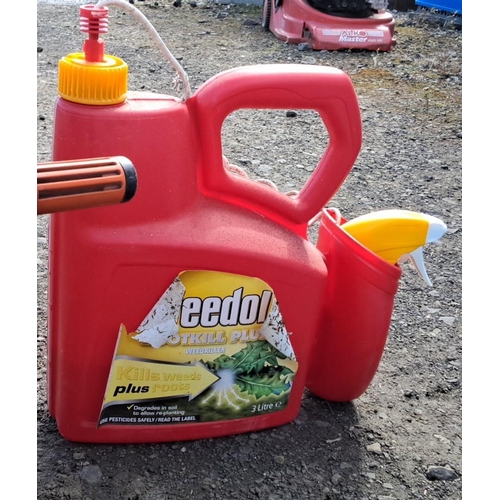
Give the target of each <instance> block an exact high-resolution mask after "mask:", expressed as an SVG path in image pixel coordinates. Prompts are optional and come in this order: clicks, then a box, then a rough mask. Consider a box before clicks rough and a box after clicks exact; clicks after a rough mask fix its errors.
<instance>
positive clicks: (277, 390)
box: [203, 340, 295, 409]
mask: <svg viewBox="0 0 500 500" xmlns="http://www.w3.org/2000/svg"><path fill="white" fill-rule="evenodd" d="M278 359H287V357H286V356H285V355H284V354H283V353H281V352H280V351H278V350H277V349H276V348H275V347H273V346H272V345H271V344H269V342H267V341H266V340H257V341H255V342H251V343H249V344H248V345H247V346H246V347H245V348H244V349H242V350H241V351H239V352H237V353H235V354H234V355H233V356H227V355H222V356H219V357H218V358H216V359H215V360H213V361H207V362H204V364H205V365H206V366H207V368H209V369H210V370H212V371H213V372H214V373H216V374H217V376H218V377H219V381H218V382H216V383H215V384H214V385H213V386H212V391H211V392H210V394H209V395H208V396H207V397H206V398H205V399H204V400H203V403H208V402H210V401H211V400H213V399H214V398H215V399H216V400H217V406H222V405H224V404H225V405H228V406H231V407H233V408H236V409H237V408H239V406H238V405H239V403H237V402H238V401H239V402H243V403H250V400H248V399H245V398H243V397H242V396H243V393H246V394H247V395H248V396H253V397H254V398H255V399H260V398H262V397H265V396H270V395H275V396H279V395H281V394H283V393H286V392H287V391H289V390H290V388H291V385H292V381H293V377H294V375H295V372H293V371H292V370H290V369H289V368H287V367H286V366H283V365H280V364H279V363H278ZM235 386H236V387H237V388H238V390H239V393H240V394H241V395H238V393H237V392H236V390H235Z"/></svg>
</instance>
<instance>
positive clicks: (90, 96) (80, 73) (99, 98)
mask: <svg viewBox="0 0 500 500" xmlns="http://www.w3.org/2000/svg"><path fill="white" fill-rule="evenodd" d="M103 59H104V60H103V61H102V62H89V61H87V60H85V54H84V53H83V52H78V53H74V54H68V55H67V56H65V57H63V58H62V59H60V61H59V83H58V92H59V95H60V96H61V97H62V98H64V99H66V100H68V101H72V102H77V103H79V104H90V105H97V106H105V105H110V104H119V103H121V102H124V101H125V99H126V98H127V78H128V65H127V63H125V62H124V61H122V60H121V59H119V58H118V57H114V56H110V55H107V54H105V55H104V57H103Z"/></svg>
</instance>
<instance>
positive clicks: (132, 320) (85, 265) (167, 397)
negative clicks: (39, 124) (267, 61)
mask: <svg viewBox="0 0 500 500" xmlns="http://www.w3.org/2000/svg"><path fill="white" fill-rule="evenodd" d="M240 108H255V109H264V108H276V109H280V108H281V109H290V108H292V109H299V108H303V109H313V110H316V111H317V112H318V113H319V114H320V115H321V117H322V119H323V121H324V122H325V125H326V128H327V130H328V132H329V135H330V142H329V145H328V148H327V151H326V152H325V155H324V156H323V158H322V159H321V161H320V163H319V165H318V166H317V168H316V170H315V171H314V173H313V174H312V177H311V178H310V180H309V181H308V183H307V184H306V185H305V186H304V188H303V189H302V190H301V192H300V194H299V195H298V196H297V198H295V199H292V198H290V197H288V196H285V195H284V194H281V193H279V192H277V191H275V190H273V189H270V188H269V187H268V186H265V185H262V184H260V183H256V182H253V181H251V180H249V179H245V178H240V177H237V176H234V175H232V174H231V173H229V172H228V171H227V170H226V169H225V168H224V166H223V159H222V145H221V127H222V124H223V122H224V119H225V118H226V117H227V115H228V114H230V113H231V112H233V111H236V110H237V109H240ZM360 146H361V120H360V113H359V107H358V102H357V97H356V94H355V91H354V88H353V86H352V83H351V80H350V79H349V77H348V76H347V75H346V74H345V73H343V72H342V71H339V70H336V69H333V68H328V67H319V66H304V65H263V66H250V67H242V68H236V69H234V70H231V71H227V72H224V73H221V74H219V75H217V76H215V77H213V78H212V79H210V80H209V81H207V82H206V83H205V84H204V85H202V86H201V87H200V88H199V89H198V91H197V92H196V93H195V94H194V95H193V96H191V97H190V98H188V99H187V101H186V102H183V101H181V100H180V99H177V98H174V97H171V96H166V95H158V94H151V93H136V92H129V93H128V94H127V98H126V100H125V101H124V102H120V103H117V104H111V105H89V104H82V103H77V102H71V101H70V100H67V99H64V98H61V97H60V98H58V100H57V103H56V109H55V126H54V143H53V160H54V161H62V160H71V159H77V158H85V157H100V156H116V155H120V156H126V157H127V158H129V159H130V160H131V161H132V162H133V164H134V165H135V167H136V170H137V177H138V187H137V193H136V195H135V196H134V199H132V200H131V201H129V202H128V203H127V204H125V205H120V206H110V207H105V208H89V209H87V210H84V211H73V212H67V213H58V214H53V215H51V216H50V233H49V247H50V256H49V272H50V278H49V303H50V309H49V337H48V349H49V350H48V398H49V409H50V412H51V414H52V416H53V417H54V418H55V420H56V421H57V425H58V428H59V431H60V433H61V434H62V436H63V437H65V438H66V439H68V440H72V441H81V442H100V443H118V442H161V441H173V440H175V441H178V440H188V439H198V438H208V437H215V436H222V435H229V434H237V433H242V432H249V431H255V430H258V429H263V428H268V427H273V426H277V425H281V424H285V423H288V422H290V421H292V420H293V419H294V418H295V417H296V416H297V414H298V412H299V409H300V403H301V398H302V394H303V390H304V387H305V381H306V374H307V372H308V370H309V368H310V365H311V348H312V347H313V343H314V334H315V332H316V328H317V325H318V323H319V321H320V314H321V312H322V304H323V297H324V295H323V294H324V291H325V287H326V284H327V276H328V270H327V266H326V264H325V261H324V257H323V254H322V253H321V251H320V250H318V249H317V248H316V247H315V246H314V245H313V244H312V243H311V242H309V241H308V240H307V238H306V230H307V225H308V221H309V220H310V219H312V218H313V217H314V216H315V215H316V214H317V213H318V212H319V211H320V210H321V208H322V207H323V206H325V205H326V203H327V202H328V201H329V199H330V198H331V197H332V196H333V195H334V193H335V192H336V191H337V189H338V188H339V186H340V185H341V183H342V182H343V180H344V178H345V177H346V175H347V174H348V172H349V171H350V169H351V167H352V165H353V163H354V161H355V159H356V157H357V155H358V152H359V149H360ZM179 281H181V282H182V286H183V287H184V292H183V293H184V294H183V295H182V293H181V295H179V294H178V293H177V292H179V290H181V292H182V286H181V285H179ZM179 287H180V288H179ZM181 299H182V302H181ZM169 301H170V302H169ZM275 301H277V304H278V307H277V308H276V307H273V306H272V304H274V306H276V303H275ZM167 305H168V306H172V311H174V313H172V314H173V316H172V314H171V311H167ZM162 308H163V309H162ZM235 308H236V309H235ZM235 311H237V313H236V312H235ZM160 313H161V314H162V315H163V316H162V317H163V319H164V321H163V323H162V325H163V326H161V325H160V326H159V325H157V324H155V326H154V328H152V329H150V330H148V321H150V320H151V321H153V322H154V317H155V315H156V317H158V316H157V315H158V314H160ZM269 323H271V324H269ZM266 328H267V330H266ZM153 330H154V331H153ZM264 331H266V332H267V333H266V335H264V334H263V333H262V332H264ZM269 331H271V332H273V334H276V335H277V339H278V340H277V341H276V338H275V337H272V338H271V336H270V335H269ZM165 332H167V333H166V334H165V335H166V337H165V336H163V337H162V335H164V333H165ZM169 332H170V333H169ZM148 335H149V337H148ZM263 335H264V336H263ZM136 337H137V338H136ZM165 339H167V340H165ZM148 342H149V343H148ZM162 342H163V343H162ZM273 342H274V343H273ZM290 343H291V344H290ZM160 344H161V345H160ZM247 354H248V355H249V354H251V355H252V363H250V362H249V359H250V358H246V359H245V360H244V361H243V360H242V358H245V357H246V356H247ZM315 356H316V354H315ZM314 363H315V364H316V363H317V361H316V359H315V360H314ZM228 373H229V375H228ZM195 382H196V384H195ZM258 383H262V384H263V385H265V386H266V389H265V390H258V389H257V385H258Z"/></svg>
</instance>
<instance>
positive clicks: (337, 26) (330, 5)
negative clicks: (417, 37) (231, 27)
mask: <svg viewBox="0 0 500 500" xmlns="http://www.w3.org/2000/svg"><path fill="white" fill-rule="evenodd" d="M387 6H388V1H387V0H264V3H263V6H262V26H263V27H264V28H266V29H269V30H270V31H271V32H272V33H273V34H274V35H275V36H276V37H277V38H279V39H280V40H283V41H285V42H287V43H293V44H307V45H309V46H310V48H312V49H313V50H374V51H386V52H387V51H390V50H392V48H393V47H394V45H395V44H396V41H395V39H394V25H395V20H394V18H393V16H392V15H391V14H390V13H389V12H388V11H387V10H386V9H387Z"/></svg>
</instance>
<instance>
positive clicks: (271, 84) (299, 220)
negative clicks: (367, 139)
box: [186, 64, 362, 234]
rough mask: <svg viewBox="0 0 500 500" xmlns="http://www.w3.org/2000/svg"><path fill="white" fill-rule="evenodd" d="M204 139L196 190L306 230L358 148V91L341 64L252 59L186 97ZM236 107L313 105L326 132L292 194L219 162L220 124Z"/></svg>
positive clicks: (212, 79) (335, 186)
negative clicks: (326, 137) (320, 148)
mask: <svg viewBox="0 0 500 500" xmlns="http://www.w3.org/2000/svg"><path fill="white" fill-rule="evenodd" d="M186 104H187V105H188V106H189V108H190V111H191V112H192V113H193V114H194V115H195V117H196V120H194V122H195V127H197V129H198V130H197V132H198V137H199V140H200V141H201V156H200V158H199V162H200V173H201V178H200V180H201V183H200V184H201V186H200V188H201V190H202V191H203V192H204V193H205V194H206V195H208V196H215V197H217V198H222V199H224V200H225V201H228V202H231V203H234V204H237V205H240V206H243V207H245V208H247V209H249V210H252V211H256V212H258V213H260V214H262V215H264V216H267V217H270V218H272V219H274V220H276V221H278V222H279V223H281V224H283V225H285V226H287V227H289V228H290V229H293V230H295V231H297V232H299V233H300V234H304V233H305V231H306V228H307V223H308V222H309V220H311V219H312V218H313V217H315V216H316V215H317V214H318V212H320V211H321V209H322V208H323V207H324V206H325V205H326V204H327V203H328V202H329V201H330V199H331V198H332V197H333V195H334V194H335V193H336V192H337V190H338V189H339V188H340V186H341V185H342V182H343V181H344V179H345V178H346V176H347V174H348V173H349V171H350V170H351V168H352V166H353V164H354V162H355V160H356V158H357V156H358V154H359V151H360V148H361V138H362V129H361V115H360V110H359V105H358V100H357V96H356V92H355V90H354V87H353V84H352V82H351V79H350V78H349V76H348V75H347V74H346V73H344V72H343V71H341V70H339V69H336V68H331V67H321V66H309V65H303V64H264V65H252V66H243V67H239V68H235V69H232V70H228V71H224V72H222V73H219V74H218V75H216V76H214V77H212V78H211V79H209V80H207V81H206V82H205V83H204V84H203V85H202V86H201V87H199V89H198V90H197V91H196V92H195V93H194V95H193V96H192V97H191V98H190V99H188V100H187V101H186ZM238 109H312V110H316V111H317V112H318V113H319V115H320V116H321V118H322V120H323V122H324V124H325V127H326V129H327V131H328V134H329V141H328V146H327V148H326V150H325V153H324V154H323V156H322V158H321V160H320V162H319V163H318V165H317V167H316V169H315V170H314V172H313V173H312V175H311V177H310V178H309V179H308V180H307V182H306V183H305V185H304V186H303V187H302V189H301V190H300V192H299V193H298V195H297V196H296V197H293V198H292V197H290V196H286V195H284V194H283V193H281V192H279V191H275V190H273V189H269V188H268V187H267V186H265V185H262V184H261V183H258V182H254V181H251V180H249V179H245V178H242V177H238V176H234V175H231V174H230V173H228V172H227V170H226V169H225V168H224V166H223V152H222V140H221V138H222V126H223V123H224V120H225V119H226V117H227V116H228V115H229V114H230V113H232V112H234V111H236V110H238Z"/></svg>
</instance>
